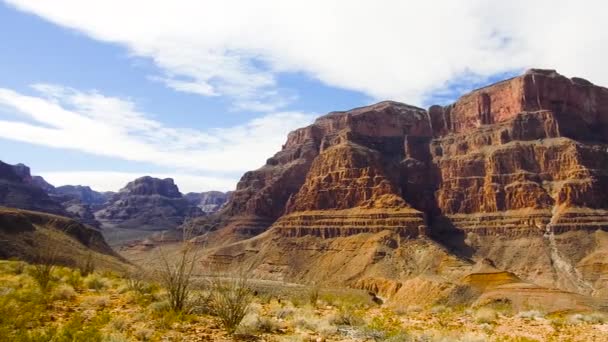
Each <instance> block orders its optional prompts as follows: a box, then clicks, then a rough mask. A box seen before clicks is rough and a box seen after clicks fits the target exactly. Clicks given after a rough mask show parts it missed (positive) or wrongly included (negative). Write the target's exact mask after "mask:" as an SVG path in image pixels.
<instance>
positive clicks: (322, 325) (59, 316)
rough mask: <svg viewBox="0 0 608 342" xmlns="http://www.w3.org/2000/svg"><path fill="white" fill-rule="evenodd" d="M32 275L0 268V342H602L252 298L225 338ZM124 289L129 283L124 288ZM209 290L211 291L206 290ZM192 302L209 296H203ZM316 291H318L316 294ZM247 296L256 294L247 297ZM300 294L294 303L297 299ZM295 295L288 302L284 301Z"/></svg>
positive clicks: (167, 313)
mask: <svg viewBox="0 0 608 342" xmlns="http://www.w3.org/2000/svg"><path fill="white" fill-rule="evenodd" d="M31 268H32V266H31V265H20V264H19V262H17V261H0V336H2V338H3V340H6V341H116V342H118V341H162V340H179V341H200V340H208V341H233V340H239V339H241V340H249V341H256V340H257V341H311V340H312V341H316V340H320V341H593V340H597V341H602V340H608V324H607V323H606V320H607V317H606V315H605V314H603V313H599V312H579V313H561V314H547V313H542V312H539V311H525V312H520V313H511V312H509V311H505V310H502V311H501V310H499V309H497V308H477V309H471V308H464V307H460V308H456V307H449V306H434V307H433V306H430V307H415V308H414V307H412V308H407V307H405V308H403V309H402V310H389V309H387V308H384V307H382V306H378V305H376V304H374V303H372V302H370V301H369V300H365V299H364V298H365V297H364V296H359V295H356V292H354V291H346V290H327V289H319V296H318V299H317V300H316V301H315V303H310V300H309V291H306V289H304V290H300V291H293V287H289V290H281V289H279V288H276V289H275V291H273V292H272V293H262V292H261V291H259V290H258V292H257V296H254V297H253V301H252V303H251V304H250V305H249V306H248V307H247V311H246V314H245V317H244V318H243V320H242V321H241V322H240V324H239V325H238V326H237V327H236V332H235V335H233V336H231V335H229V334H228V333H227V332H226V330H225V329H224V328H223V326H222V324H221V320H220V318H219V317H216V316H213V315H211V314H210V313H209V312H210V311H209V310H206V308H205V307H204V306H205V305H208V303H204V302H199V303H198V304H197V305H199V306H201V307H197V308H195V310H192V311H191V312H190V313H184V312H175V311H173V310H171V306H170V305H169V298H168V295H167V291H165V290H163V289H162V287H160V286H159V285H157V284H153V283H150V282H149V281H143V280H140V282H141V284H140V285H141V286H140V285H138V286H129V284H130V281H129V279H127V278H124V277H122V276H119V275H116V274H112V273H99V272H93V273H91V274H90V275H88V276H87V277H84V278H83V277H81V276H80V272H79V271H78V270H75V269H70V268H66V267H56V268H55V269H54V270H53V272H52V276H51V281H50V283H49V289H50V290H49V291H46V292H45V291H41V290H40V286H39V285H38V284H37V283H36V281H35V280H34V279H33V278H32V277H31V275H30V274H29V270H30V269H31ZM131 285H132V283H131ZM211 290H212V289H211ZM196 291H199V292H197V295H201V296H203V297H205V296H208V295H209V293H208V291H210V289H207V290H205V291H207V292H200V291H202V290H198V289H197V290H196ZM315 291H316V290H315ZM254 293H255V290H254ZM298 293H300V296H297V295H296V294H298ZM290 294H293V297H291V296H290Z"/></svg>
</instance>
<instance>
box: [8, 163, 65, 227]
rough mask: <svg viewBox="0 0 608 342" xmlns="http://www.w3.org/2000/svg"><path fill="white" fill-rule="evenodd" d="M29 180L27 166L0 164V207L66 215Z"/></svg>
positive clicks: (59, 206)
mask: <svg viewBox="0 0 608 342" xmlns="http://www.w3.org/2000/svg"><path fill="white" fill-rule="evenodd" d="M31 180H32V179H31V175H30V170H29V168H28V167H27V166H25V165H23V164H18V165H10V164H6V163H3V162H0V205H1V206H5V207H11V208H20V209H28V210H35V211H42V212H47V213H53V214H58V215H66V212H65V210H64V209H63V207H62V206H61V205H60V204H59V203H57V202H55V201H53V200H52V199H51V198H50V197H49V196H48V194H47V193H46V192H45V191H44V190H43V189H41V188H39V187H38V186H36V185H33V184H32V183H31Z"/></svg>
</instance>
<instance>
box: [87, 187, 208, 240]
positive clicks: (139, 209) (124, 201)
mask: <svg viewBox="0 0 608 342" xmlns="http://www.w3.org/2000/svg"><path fill="white" fill-rule="evenodd" d="M201 215H203V211H202V210H201V209H200V208H199V207H197V206H196V205H193V204H192V203H191V202H190V201H189V200H188V199H187V198H185V197H184V196H183V195H182V194H181V192H180V191H179V189H178V187H177V185H175V183H174V181H173V179H171V178H166V179H159V178H153V177H150V176H145V177H141V178H138V179H136V180H134V181H132V182H130V183H128V184H127V185H126V186H125V187H124V188H122V189H121V190H120V191H119V192H118V193H116V194H114V195H113V196H112V197H111V198H110V199H109V201H108V204H107V205H106V206H105V207H104V208H103V209H101V210H100V211H97V212H96V213H95V216H96V218H97V219H98V220H99V221H101V222H102V223H104V224H107V225H111V226H115V227H119V228H136V229H140V230H170V229H174V228H176V227H177V226H179V225H181V224H182V223H183V222H184V220H185V219H187V218H190V217H197V216H201Z"/></svg>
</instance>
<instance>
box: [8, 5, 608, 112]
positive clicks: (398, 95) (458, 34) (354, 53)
mask: <svg viewBox="0 0 608 342" xmlns="http://www.w3.org/2000/svg"><path fill="white" fill-rule="evenodd" d="M7 2H8V3H11V4H13V5H14V6H16V7H17V8H19V9H21V10H24V11H27V12H31V13H35V14H37V15H39V16H41V17H44V18H46V19H48V20H50V21H53V22H55V23H57V24H60V25H63V26H66V27H70V28H73V29H76V30H78V31H81V32H84V33H85V34H87V35H89V36H91V37H93V38H95V39H99V40H102V41H108V42H115V43H118V44H121V45H123V46H126V47H127V48H128V49H129V51H130V52H131V53H132V54H133V55H136V56H143V57H147V58H151V59H152V60H153V61H154V62H155V63H156V64H157V65H158V66H159V67H160V68H161V69H162V70H163V72H164V75H157V76H158V77H160V78H161V79H163V80H164V81H165V83H166V84H167V85H168V86H170V87H172V88H174V89H176V90H179V91H187V92H194V93H198V94H203V95H227V96H231V97H234V98H235V101H236V102H237V104H236V106H237V107H239V106H244V105H246V104H247V102H252V101H254V102H255V101H257V102H259V103H264V102H267V101H269V102H275V101H276V99H275V100H273V99H268V98H264V94H268V93H269V91H270V92H272V91H273V90H275V89H276V88H277V87H278V86H280V85H278V84H277V82H278V81H277V79H278V78H277V75H278V74H280V73H281V72H286V71H295V72H304V73H307V74H308V75H310V76H312V77H315V78H317V79H319V80H321V81H322V82H324V83H326V84H329V85H334V86H338V87H343V88H348V89H353V90H357V91H361V92H364V93H365V94H368V95H370V96H372V97H375V98H381V99H384V98H391V99H396V100H404V101H406V102H410V103H412V104H420V103H421V102H423V100H424V99H425V98H428V96H430V95H432V92H434V91H439V90H441V89H442V88H443V87H446V86H448V85H449V83H448V82H449V81H450V80H454V79H457V78H459V77H462V76H463V75H475V76H478V77H487V76H489V75H492V74H495V73H499V72H504V71H509V70H519V69H523V68H527V67H531V66H535V67H550V68H557V69H558V70H559V71H561V72H562V73H564V74H567V75H573V76H574V75H576V76H581V77H586V78H589V79H591V80H592V81H595V82H599V83H604V84H608V69H607V68H605V66H604V64H605V60H606V59H607V58H608V45H606V44H605V42H606V41H608V27H607V26H608V24H607V23H608V22H607V21H606V20H605V18H604V16H605V13H606V10H607V9H608V4H607V3H606V2H605V1H602V0H588V1H571V0H538V1H524V0H513V1H485V0H470V1H452V0H443V1H441V0H427V1H416V2H413V1H402V0H384V1H356V0H353V1H348V2H346V1H327V0H308V1H282V0H275V1H272V0H257V1H248V0H242V1H236V0H225V1H194V0H191V1H187V0H174V1H147V2H145V3H144V2H141V1H124V0H104V1H81V0H54V1H37V0H8V1H7ZM278 103H279V104H282V103H281V102H280V101H278ZM255 107H256V106H252V109H255ZM259 108H260V109H264V110H266V109H267V107H265V106H260V107H259Z"/></svg>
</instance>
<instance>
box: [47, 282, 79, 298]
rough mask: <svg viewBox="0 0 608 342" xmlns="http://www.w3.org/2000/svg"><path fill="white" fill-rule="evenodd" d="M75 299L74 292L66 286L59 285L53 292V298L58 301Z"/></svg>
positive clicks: (70, 287)
mask: <svg viewBox="0 0 608 342" xmlns="http://www.w3.org/2000/svg"><path fill="white" fill-rule="evenodd" d="M74 297H76V291H74V288H73V287H72V286H70V285H68V284H61V285H59V286H57V287H56V288H55V289H54V290H53V298H55V299H60V300H71V299H74Z"/></svg>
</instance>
